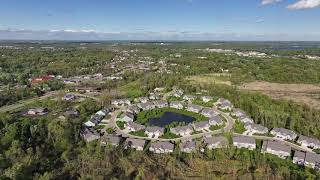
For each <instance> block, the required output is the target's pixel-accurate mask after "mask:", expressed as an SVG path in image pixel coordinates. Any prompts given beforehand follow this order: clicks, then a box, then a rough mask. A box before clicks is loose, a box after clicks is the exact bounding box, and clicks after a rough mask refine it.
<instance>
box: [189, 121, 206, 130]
mask: <svg viewBox="0 0 320 180" xmlns="http://www.w3.org/2000/svg"><path fill="white" fill-rule="evenodd" d="M193 128H194V130H195V131H204V132H205V131H208V130H209V129H210V124H209V121H200V122H195V123H193Z"/></svg>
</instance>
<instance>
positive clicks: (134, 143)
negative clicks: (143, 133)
mask: <svg viewBox="0 0 320 180" xmlns="http://www.w3.org/2000/svg"><path fill="white" fill-rule="evenodd" d="M145 144H146V141H145V140H143V139H133V138H127V139H126V140H125V142H124V147H125V149H128V148H132V149H135V150H138V151H142V150H143V148H144V145H145Z"/></svg>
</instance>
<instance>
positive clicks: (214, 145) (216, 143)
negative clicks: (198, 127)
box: [203, 136, 228, 150]
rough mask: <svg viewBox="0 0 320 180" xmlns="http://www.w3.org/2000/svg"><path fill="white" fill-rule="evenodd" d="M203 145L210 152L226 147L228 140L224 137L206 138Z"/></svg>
mask: <svg viewBox="0 0 320 180" xmlns="http://www.w3.org/2000/svg"><path fill="white" fill-rule="evenodd" d="M203 143H204V144H205V146H206V147H207V148H208V149H209V150H212V149H218V148H224V147H226V146H227V145H228V139H227V138H226V137H224V136H213V137H204V138H203Z"/></svg>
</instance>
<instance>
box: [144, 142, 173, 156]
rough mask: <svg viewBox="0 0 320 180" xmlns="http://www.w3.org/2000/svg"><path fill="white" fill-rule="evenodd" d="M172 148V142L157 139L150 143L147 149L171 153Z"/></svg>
mask: <svg viewBox="0 0 320 180" xmlns="http://www.w3.org/2000/svg"><path fill="white" fill-rule="evenodd" d="M173 150H174V144H172V143H170V142H165V141H158V142H154V143H152V144H151V146H150V148H149V151H151V152H154V153H158V154H160V153H172V152H173Z"/></svg>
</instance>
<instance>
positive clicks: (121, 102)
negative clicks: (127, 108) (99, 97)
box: [111, 99, 131, 106]
mask: <svg viewBox="0 0 320 180" xmlns="http://www.w3.org/2000/svg"><path fill="white" fill-rule="evenodd" d="M111 104H112V105H114V106H123V105H131V101H130V100H129V99H114V100H112V101H111Z"/></svg>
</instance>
